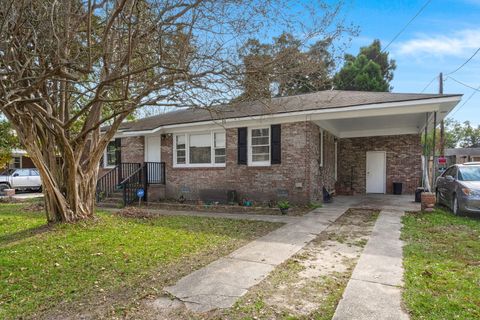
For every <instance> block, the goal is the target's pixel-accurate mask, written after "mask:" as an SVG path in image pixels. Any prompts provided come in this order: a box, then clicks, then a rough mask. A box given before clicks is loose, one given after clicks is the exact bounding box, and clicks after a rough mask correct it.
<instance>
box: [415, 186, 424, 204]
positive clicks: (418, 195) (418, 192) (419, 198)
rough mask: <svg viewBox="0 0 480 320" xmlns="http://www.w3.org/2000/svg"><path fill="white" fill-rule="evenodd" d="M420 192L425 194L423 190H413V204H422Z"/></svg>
mask: <svg viewBox="0 0 480 320" xmlns="http://www.w3.org/2000/svg"><path fill="white" fill-rule="evenodd" d="M422 192H425V189H423V188H417V189H416V190H415V202H422Z"/></svg>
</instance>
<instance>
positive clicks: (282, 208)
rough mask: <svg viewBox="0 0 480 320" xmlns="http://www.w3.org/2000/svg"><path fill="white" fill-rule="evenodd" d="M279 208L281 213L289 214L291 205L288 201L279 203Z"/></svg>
mask: <svg viewBox="0 0 480 320" xmlns="http://www.w3.org/2000/svg"><path fill="white" fill-rule="evenodd" d="M277 206H278V208H280V212H281V213H282V214H287V213H288V209H289V208H290V203H289V202H288V201H287V200H283V201H279V202H278V203H277Z"/></svg>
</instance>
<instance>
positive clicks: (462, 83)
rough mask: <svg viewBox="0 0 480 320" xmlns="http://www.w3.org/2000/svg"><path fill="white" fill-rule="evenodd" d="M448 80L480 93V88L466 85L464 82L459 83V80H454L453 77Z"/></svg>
mask: <svg viewBox="0 0 480 320" xmlns="http://www.w3.org/2000/svg"><path fill="white" fill-rule="evenodd" d="M448 79H452V80H453V81H455V82H456V83H458V84H461V85H462V86H464V87H467V88H470V89H472V90H475V91H480V88H475V87H472V86H471V85H469V84H466V83H464V82H462V81H459V80H457V79H455V78H453V77H448ZM445 80H446V79H445Z"/></svg>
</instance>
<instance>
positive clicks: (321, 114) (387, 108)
mask: <svg viewBox="0 0 480 320" xmlns="http://www.w3.org/2000/svg"><path fill="white" fill-rule="evenodd" d="M460 100H461V96H450V97H440V98H429V99H419V100H409V101H400V102H398V101H397V102H386V103H374V104H366V105H357V106H350V107H335V108H327V109H314V110H305V111H293V112H284V113H275V114H266V115H258V116H246V117H238V118H227V119H219V120H207V121H198V122H190V123H181V124H172V125H165V126H159V127H157V128H155V129H151V130H141V131H125V130H123V131H118V132H117V134H116V135H115V137H128V136H139V135H147V134H153V133H157V132H160V133H176V132H186V131H190V130H192V127H195V130H202V129H205V130H206V129H212V127H213V128H222V127H223V128H234V127H239V126H252V125H268V124H273V123H276V124H279V123H288V122H298V121H318V120H331V119H348V118H360V117H372V116H395V115H401V114H422V116H424V117H425V114H426V113H427V112H434V111H437V112H438V114H437V121H440V120H441V119H443V118H444V117H445V116H446V115H447V114H448V113H449V112H450V111H451V110H452V109H453V108H454V107H455V105H457V104H458V102H459V101H460ZM415 129H416V130H415V132H413V133H419V132H422V128H415ZM327 130H328V129H327ZM408 131H409V132H410V131H413V128H409V130H408ZM334 134H335V133H334ZM353 134H354V133H350V134H349V136H350V135H353ZM372 134H373V135H376V134H374V133H372ZM335 135H337V136H339V137H342V134H335Z"/></svg>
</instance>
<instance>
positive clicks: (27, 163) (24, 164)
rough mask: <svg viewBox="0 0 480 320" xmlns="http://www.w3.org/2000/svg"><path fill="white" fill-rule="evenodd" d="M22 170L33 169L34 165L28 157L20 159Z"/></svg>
mask: <svg viewBox="0 0 480 320" xmlns="http://www.w3.org/2000/svg"><path fill="white" fill-rule="evenodd" d="M22 168H35V165H34V164H33V161H32V159H31V158H30V157H27V156H23V157H22Z"/></svg>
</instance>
